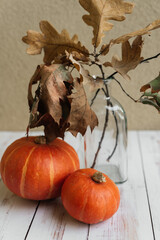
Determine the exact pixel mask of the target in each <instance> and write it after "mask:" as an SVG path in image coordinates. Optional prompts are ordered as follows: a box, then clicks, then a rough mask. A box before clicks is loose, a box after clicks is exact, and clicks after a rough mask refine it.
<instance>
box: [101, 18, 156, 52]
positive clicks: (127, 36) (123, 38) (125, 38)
mask: <svg viewBox="0 0 160 240" xmlns="http://www.w3.org/2000/svg"><path fill="white" fill-rule="evenodd" d="M157 28H160V19H157V20H155V21H154V22H152V23H150V24H149V25H147V26H146V27H145V28H142V29H140V30H137V31H134V32H131V33H127V34H124V35H122V36H121V37H118V38H116V39H112V40H111V41H110V42H109V43H108V44H105V45H102V47H101V50H100V54H101V55H106V54H107V53H108V52H109V49H110V47H111V46H113V45H114V44H119V43H123V42H126V41H128V40H129V39H130V38H133V37H136V36H142V35H145V34H149V31H152V30H154V29H157Z"/></svg>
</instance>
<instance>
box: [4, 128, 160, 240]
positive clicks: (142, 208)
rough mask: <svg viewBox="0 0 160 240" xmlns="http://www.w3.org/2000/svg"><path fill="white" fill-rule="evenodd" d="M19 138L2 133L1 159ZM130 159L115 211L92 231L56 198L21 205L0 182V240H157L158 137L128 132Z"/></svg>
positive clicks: (159, 225)
mask: <svg viewBox="0 0 160 240" xmlns="http://www.w3.org/2000/svg"><path fill="white" fill-rule="evenodd" d="M33 134H34V133H33ZM21 136H24V133H22V132H19V133H9V132H8V133H5V132H2V133H0V146H1V147H0V157H1V156H2V153H3V152H4V150H5V148H6V146H7V145H8V144H10V143H11V142H12V141H13V140H14V139H16V138H19V137H21ZM128 158H129V165H128V175H129V178H128V181H127V182H125V183H123V184H119V185H118V187H119V189H120V195H121V203H120V208H119V210H118V212H117V213H116V214H115V215H114V216H113V217H112V218H110V219H109V220H107V221H105V222H102V223H99V224H95V225H91V226H90V225H87V224H83V223H80V222H78V221H76V220H74V219H73V218H72V217H70V216H69V215H68V214H67V213H66V211H65V209H64V208H63V206H62V203H61V200H60V198H58V199H55V200H49V201H41V202H40V204H39V203H38V202H36V201H29V200H24V199H21V198H19V197H17V196H15V195H14V194H12V193H11V192H10V191H9V190H7V188H6V187H5V186H4V184H3V183H2V180H0V240H1V239H3V240H4V239H5V240H10V239H14V240H22V239H27V240H28V239H29V240H34V239H38V240H51V239H53V240H62V239H63V240H70V239H75V240H80V239H81V240H83V239H85V240H94V239H95V240H104V239H107V240H144V239H145V240H159V239H160V217H159V216H160V211H159V209H160V208H158V205H159V204H158V203H159V199H160V132H158V134H157V131H156V132H146V133H145V132H140V133H139V134H137V132H129V147H128ZM28 229H29V230H28Z"/></svg>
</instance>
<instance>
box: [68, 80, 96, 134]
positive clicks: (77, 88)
mask: <svg viewBox="0 0 160 240" xmlns="http://www.w3.org/2000/svg"><path fill="white" fill-rule="evenodd" d="M68 99H70V100H71V112H70V116H69V119H68V122H69V125H70V126H69V128H68V131H70V132H71V133H72V134H73V135H74V136H76V135H77V133H78V132H80V133H81V134H82V135H84V134H85V132H86V129H87V126H90V128H91V130H93V129H94V127H95V126H97V125H98V119H97V116H96V114H95V113H94V112H93V110H92V109H91V107H90V105H89V103H88V100H87V96H86V93H85V90H84V87H83V83H82V82H81V80H80V79H79V78H76V79H75V80H74V85H73V91H72V94H71V95H70V96H68Z"/></svg>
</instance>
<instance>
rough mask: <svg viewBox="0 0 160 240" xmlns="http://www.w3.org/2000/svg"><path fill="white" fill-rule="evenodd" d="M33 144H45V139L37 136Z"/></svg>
mask: <svg viewBox="0 0 160 240" xmlns="http://www.w3.org/2000/svg"><path fill="white" fill-rule="evenodd" d="M34 142H35V143H36V144H46V143H47V139H46V137H45V136H38V137H36V138H35V139H34Z"/></svg>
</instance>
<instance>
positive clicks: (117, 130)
mask: <svg viewBox="0 0 160 240" xmlns="http://www.w3.org/2000/svg"><path fill="white" fill-rule="evenodd" d="M110 106H111V107H113V104H112V103H111V102H110ZM112 114H113V117H114V120H115V124H116V141H115V145H114V148H113V150H112V152H111V154H110V155H109V157H108V158H107V161H108V162H109V160H110V159H111V157H112V156H113V154H114V153H115V151H116V148H117V145H118V137H119V128H118V120H117V117H116V115H115V112H114V111H113V110H112Z"/></svg>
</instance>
